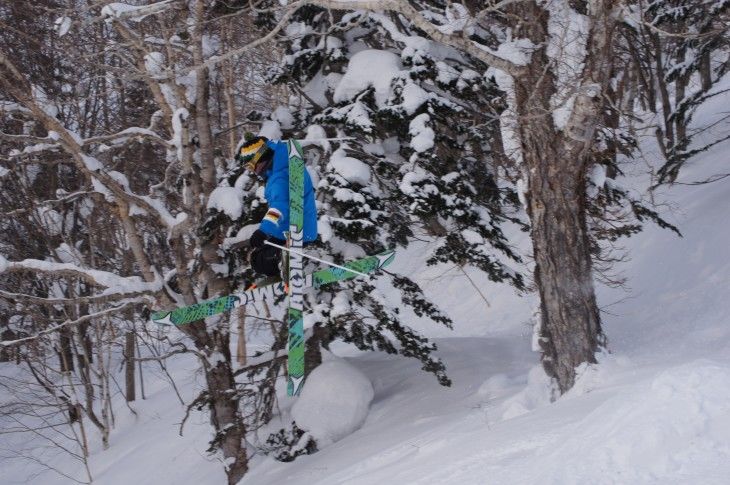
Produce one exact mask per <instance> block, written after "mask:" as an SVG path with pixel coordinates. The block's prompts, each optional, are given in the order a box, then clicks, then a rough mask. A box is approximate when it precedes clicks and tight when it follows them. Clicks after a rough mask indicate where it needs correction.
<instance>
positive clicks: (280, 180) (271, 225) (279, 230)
mask: <svg viewBox="0 0 730 485" xmlns="http://www.w3.org/2000/svg"><path fill="white" fill-rule="evenodd" d="M266 144H267V145H268V146H269V148H271V149H272V150H273V151H274V161H273V163H272V164H271V168H269V170H267V171H266V173H265V177H266V187H265V188H264V197H265V198H266V201H267V202H268V204H269V210H268V211H267V212H266V215H265V216H264V218H263V220H262V221H261V225H260V226H259V228H260V229H261V231H262V232H263V233H264V234H266V235H268V236H271V237H274V238H276V239H281V240H282V241H283V240H286V234H285V232H287V231H288V230H289V150H288V148H287V144H286V142H283V141H268V142H266ZM303 236H304V242H305V243H306V242H311V241H314V240H315V239H317V205H316V203H315V200H314V187H313V186H312V179H311V178H310V177H309V172H307V170H306V169H304V234H303Z"/></svg>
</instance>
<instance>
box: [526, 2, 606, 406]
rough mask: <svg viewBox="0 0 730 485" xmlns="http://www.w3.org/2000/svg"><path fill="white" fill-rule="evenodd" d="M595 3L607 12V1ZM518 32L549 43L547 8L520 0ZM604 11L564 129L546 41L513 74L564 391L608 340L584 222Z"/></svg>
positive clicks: (551, 338) (550, 356)
mask: <svg viewBox="0 0 730 485" xmlns="http://www.w3.org/2000/svg"><path fill="white" fill-rule="evenodd" d="M597 4H601V5H598V6H594V8H597V9H598V10H599V11H601V12H603V13H604V14H605V13H606V11H607V9H608V7H607V6H606V5H604V4H602V2H597ZM518 9H519V10H521V12H520V13H521V14H522V15H521V18H523V19H529V20H526V21H525V22H524V23H522V24H520V26H519V30H520V32H518V36H519V37H528V38H529V39H530V40H531V41H532V42H533V44H534V45H538V46H545V45H547V39H548V33H547V20H548V12H547V11H546V10H544V9H543V8H541V7H539V6H537V5H536V3H534V2H529V3H527V4H524V5H521V6H519V7H518ZM605 22H606V19H605V18H598V19H597V18H594V26H593V27H594V29H593V32H592V33H591V38H590V39H589V42H588V44H589V50H588V51H589V54H588V58H587V59H586V63H585V64H586V65H585V68H584V71H583V79H582V85H581V87H580V90H581V92H580V93H579V94H578V95H577V97H576V100H575V104H574V107H573V110H572V113H571V115H570V117H569V119H568V121H567V124H566V126H565V127H564V128H563V129H562V130H559V129H558V127H557V126H556V124H555V121H554V119H553V116H552V107H551V106H550V100H551V98H552V96H553V95H554V94H555V91H556V78H555V74H554V72H553V69H551V68H550V67H549V66H550V65H551V62H552V61H551V60H550V59H549V58H548V57H547V55H546V53H545V49H544V48H540V49H538V50H536V51H534V52H533V53H532V62H530V63H529V64H528V65H527V66H525V68H524V69H523V70H521V71H520V73H519V74H518V75H516V76H514V79H515V104H516V108H517V116H518V120H519V127H520V128H519V129H520V133H519V135H520V138H521V144H522V155H523V158H524V160H523V163H524V164H525V165H526V167H527V170H528V173H529V191H528V196H527V198H528V204H529V207H528V213H529V216H530V221H531V225H532V244H533V251H534V258H535V282H536V284H537V287H538V291H539V294H540V302H541V304H540V306H541V333H540V336H541V346H542V351H543V357H542V362H543V367H544V368H545V371H546V372H547V373H548V375H550V376H551V377H554V378H555V379H556V381H557V384H558V386H559V388H560V391H561V392H565V391H567V390H568V389H570V388H571V387H572V386H573V384H574V382H575V371H576V367H577V366H579V365H580V364H582V363H584V362H588V363H593V362H595V353H596V351H597V350H598V349H599V347H600V345H601V344H602V341H603V334H602V332H601V324H600V317H599V311H598V305H597V303H596V297H595V290H594V287H593V272H592V260H591V250H590V244H589V237H588V230H587V224H586V201H585V184H586V181H585V174H586V169H587V167H588V166H589V163H590V159H589V156H588V152H589V147H590V144H591V142H592V139H593V135H594V131H595V125H596V124H597V123H598V122H599V119H600V116H602V110H601V106H600V103H601V99H602V97H601V93H605V84H606V81H605V80H603V79H602V78H601V76H604V77H605V78H606V79H607V78H608V73H607V72H605V71H606V70H607V69H608V68H609V66H607V65H606V63H605V62H604V61H605V54H606V49H607V47H608V46H607V45H606V42H605V34H606V32H605V30H604V29H605V28H606V25H607V23H605Z"/></svg>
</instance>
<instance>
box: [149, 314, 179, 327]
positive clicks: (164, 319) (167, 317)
mask: <svg viewBox="0 0 730 485" xmlns="http://www.w3.org/2000/svg"><path fill="white" fill-rule="evenodd" d="M150 320H151V321H152V323H156V324H158V325H175V324H174V323H173V321H172V312H155V313H153V314H152V316H151V317H150Z"/></svg>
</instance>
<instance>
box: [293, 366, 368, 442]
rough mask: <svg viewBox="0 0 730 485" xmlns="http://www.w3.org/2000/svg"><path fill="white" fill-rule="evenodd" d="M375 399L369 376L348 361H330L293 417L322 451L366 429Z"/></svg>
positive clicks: (309, 381) (311, 377) (311, 381)
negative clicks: (364, 425) (366, 422)
mask: <svg viewBox="0 0 730 485" xmlns="http://www.w3.org/2000/svg"><path fill="white" fill-rule="evenodd" d="M373 395H374V391H373V385H372V383H371V382H370V380H369V379H368V378H367V377H366V376H365V374H363V373H362V372H360V371H359V370H357V369H356V368H355V367H353V366H351V365H350V364H348V363H347V362H345V361H344V360H339V359H338V360H332V361H327V362H324V363H322V365H320V366H319V367H317V368H316V369H314V370H313V371H312V373H311V374H310V375H309V377H308V378H307V381H306V382H305V384H304V388H303V389H302V394H301V395H300V396H299V398H298V399H297V401H296V403H295V404H294V406H292V410H291V414H292V417H293V418H294V421H296V423H297V426H299V427H300V428H302V429H304V430H306V431H309V433H310V434H311V435H312V436H313V437H314V438H315V439H316V440H317V444H318V445H319V446H320V447H322V446H326V445H328V444H331V443H334V442H336V441H339V440H341V439H342V438H344V437H345V436H347V435H349V434H351V433H353V432H354V431H356V430H357V429H359V428H360V426H362V424H363V423H364V422H365V418H366V417H367V415H368V410H369V408H370V402H371V401H372V400H373Z"/></svg>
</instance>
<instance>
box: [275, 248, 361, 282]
mask: <svg viewBox="0 0 730 485" xmlns="http://www.w3.org/2000/svg"><path fill="white" fill-rule="evenodd" d="M264 244H268V245H269V246H273V247H275V248H279V249H281V250H282V251H288V252H290V253H292V254H297V255H299V256H302V257H304V258H308V259H311V260H313V261H318V262H320V263H324V264H327V265H329V266H332V267H334V268H338V269H343V270H345V271H349V272H350V273H355V274H357V275H360V276H365V277H367V276H368V275H367V274H365V273H361V272H359V271H356V270H354V269H350V268H346V267H344V266H340V265H339V264H335V263H330V262H329V261H325V260H324V259H319V258H315V257H314V256H310V255H308V254H304V253H301V252H299V251H296V250H294V249H289V248H287V247H285V246H279V245H278V244H276V243H272V242H271V241H264Z"/></svg>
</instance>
